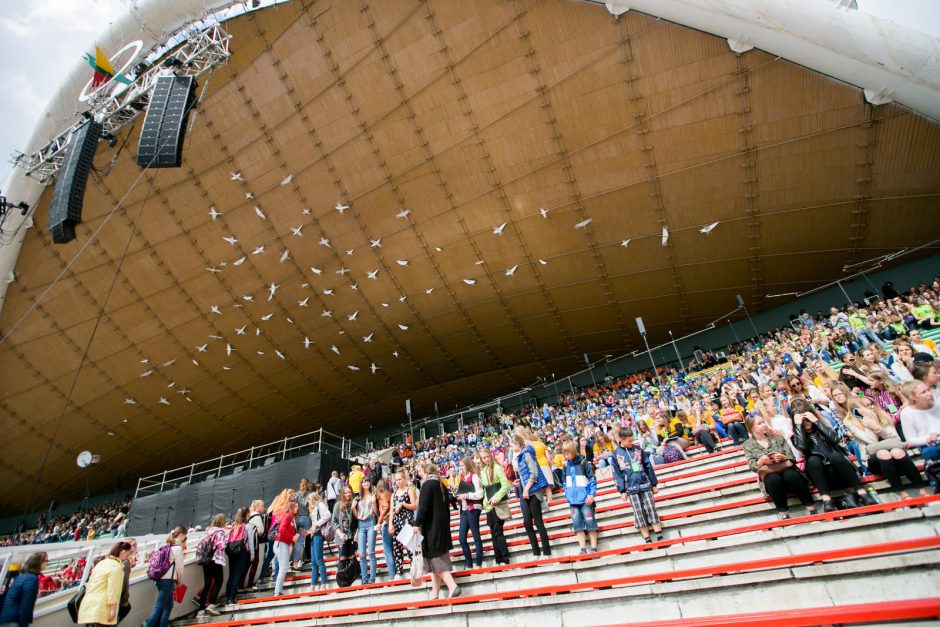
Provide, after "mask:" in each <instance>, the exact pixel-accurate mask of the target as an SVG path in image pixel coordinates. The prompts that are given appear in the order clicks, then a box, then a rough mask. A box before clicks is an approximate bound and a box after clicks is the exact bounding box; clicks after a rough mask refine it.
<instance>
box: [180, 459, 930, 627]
mask: <svg viewBox="0 0 940 627" xmlns="http://www.w3.org/2000/svg"><path fill="white" fill-rule="evenodd" d="M693 452H694V450H693ZM598 475H599V477H598V497H597V518H598V523H599V525H600V542H599V547H600V552H598V553H595V554H588V555H579V550H578V544H577V540H576V538H575V536H574V534H573V532H572V531H571V519H570V515H569V513H568V508H567V505H566V503H565V501H564V497H563V496H561V495H559V496H556V498H555V499H554V501H553V503H552V505H551V507H550V509H549V511H547V512H545V522H546V525H547V527H548V531H549V535H550V537H551V545H552V556H551V557H550V558H543V559H533V557H532V552H531V550H530V548H529V543H528V539H527V537H526V535H525V530H524V528H523V526H522V520H521V515H520V513H519V508H518V503H513V504H512V510H513V518H512V520H511V521H509V522H507V523H506V526H505V531H506V535H507V538H508V541H509V547H510V551H511V555H512V560H513V563H512V564H510V565H508V566H493V565H492V548H491V544H490V541H489V530H488V529H487V527H486V525H485V523H484V524H483V525H482V529H481V532H482V534H483V541H484V544H485V545H486V555H487V556H488V557H489V558H490V560H489V561H488V562H487V563H485V564H484V568H476V569H472V570H461V568H462V566H463V556H462V552H461V550H460V548H459V545H458V543H457V537H456V530H457V519H456V516H454V518H453V519H452V523H451V526H452V528H453V531H454V546H455V550H454V551H453V553H452V557H453V560H454V567H455V571H454V575H455V577H456V578H457V582H458V583H459V585H460V586H461V588H462V591H463V594H462V595H461V596H459V597H457V598H455V599H446V598H441V599H430V598H429V591H428V588H427V587H426V586H427V584H426V583H425V585H424V586H422V587H420V588H414V587H412V586H411V585H410V582H409V580H407V579H397V580H394V581H379V582H377V583H374V584H368V585H354V586H351V587H348V588H341V589H340V588H335V587H334V588H331V589H329V590H324V591H313V590H312V589H311V586H310V574H309V571H306V572H303V571H302V572H299V573H295V572H291V573H290V576H289V578H288V581H287V584H286V585H285V588H284V594H282V595H281V596H280V597H273V596H271V592H272V591H271V590H270V588H269V589H266V590H265V589H262V590H261V591H260V592H258V593H256V594H254V595H252V596H249V597H246V598H243V599H240V600H239V601H238V603H237V604H235V605H228V606H225V607H224V608H223V614H222V616H220V617H218V618H211V617H205V618H202V617H200V618H193V617H189V618H184V619H182V620H177V621H175V623H174V625H176V626H177V627H181V626H183V625H193V624H205V623H212V624H213V625H214V626H215V627H236V626H241V625H273V624H284V625H291V626H295V625H339V624H343V625H348V624H362V625H387V624H393V623H396V622H398V621H401V622H402V623H407V624H409V625H410V624H427V625H455V626H456V625H460V626H470V625H488V626H492V625H527V626H530V625H544V626H549V625H609V624H630V625H662V626H665V625H718V624H733V625H761V626H762V627H767V626H768V625H820V624H827V625H828V624H846V625H847V624H868V623H874V622H877V623H881V624H885V623H888V624H898V625H912V624H919V623H920V622H923V623H924V624H926V623H927V622H933V621H934V620H936V619H938V618H940V568H938V567H937V564H938V561H940V534H938V529H940V527H938V522H940V518H938V515H940V496H927V497H915V498H913V499H909V500H906V501H898V500H896V497H895V496H894V495H893V494H890V493H887V492H886V488H887V485H886V484H885V483H884V482H881V481H877V480H871V481H869V485H872V486H873V487H875V488H877V489H880V490H881V492H882V501H883V502H882V503H880V504H878V505H874V506H868V507H860V508H856V509H851V510H842V511H839V512H833V513H829V514H817V515H814V516H805V515H802V514H803V511H804V510H803V509H802V507H800V506H798V505H795V504H794V505H795V506H794V508H793V510H792V513H793V518H791V519H789V520H778V519H777V516H776V514H775V512H774V510H773V506H772V504H771V503H769V502H768V501H767V500H766V499H765V498H764V497H763V496H762V494H761V492H760V490H759V487H758V484H757V481H756V476H755V475H754V474H753V473H752V472H750V471H749V470H748V468H747V465H746V462H745V460H744V457H743V453H742V452H741V450H740V448H739V447H734V446H731V445H730V444H727V443H726V444H725V445H724V448H722V449H721V450H719V451H718V452H716V453H713V454H704V453H701V452H699V453H698V454H695V455H693V456H692V457H690V458H689V459H687V460H684V461H681V462H678V463H675V464H667V465H664V466H660V467H658V468H657V475H658V476H659V478H660V491H659V494H658V495H657V496H656V503H657V508H658V510H659V513H660V516H661V518H662V520H663V523H664V527H665V533H666V538H665V540H663V541H662V542H655V543H653V544H652V545H650V544H645V543H644V542H643V541H642V539H641V538H640V535H639V533H638V532H637V531H636V530H635V529H634V528H633V527H634V525H633V515H632V512H631V510H630V504H629V503H624V502H622V501H621V500H620V496H619V494H617V492H616V489H615V487H614V483H613V479H612V478H611V477H610V474H609V470H608V471H607V473H606V474H605V473H604V472H603V471H599V473H598ZM471 545H472V541H471ZM376 548H377V551H378V554H379V555H378V558H379V575H380V577H381V575H382V574H383V572H384V560H383V556H382V547H381V541H379V542H378V543H377V547H376ZM335 565H336V558H335V557H330V558H328V559H327V568H328V570H329V572H330V577H331V581H332V576H333V571H334V568H335ZM425 580H427V578H425ZM445 595H446V592H442V596H445Z"/></svg>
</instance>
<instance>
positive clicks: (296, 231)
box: [290, 224, 304, 237]
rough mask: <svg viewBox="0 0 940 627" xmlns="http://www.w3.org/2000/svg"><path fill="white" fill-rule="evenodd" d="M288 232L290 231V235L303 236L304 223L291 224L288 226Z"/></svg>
mask: <svg viewBox="0 0 940 627" xmlns="http://www.w3.org/2000/svg"><path fill="white" fill-rule="evenodd" d="M290 232H291V235H293V236H294V237H303V236H304V225H303V224H301V225H300V226H292V227H290Z"/></svg>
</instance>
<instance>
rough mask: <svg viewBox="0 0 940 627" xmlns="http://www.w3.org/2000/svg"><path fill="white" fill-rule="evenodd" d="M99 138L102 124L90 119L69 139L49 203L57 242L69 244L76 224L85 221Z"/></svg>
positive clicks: (51, 229) (50, 216) (55, 241)
mask: <svg viewBox="0 0 940 627" xmlns="http://www.w3.org/2000/svg"><path fill="white" fill-rule="evenodd" d="M99 139H101V124H99V123H98V122H96V121H94V120H88V121H87V122H85V124H83V125H82V126H81V127H79V129H78V130H77V131H75V133H74V134H73V135H72V139H71V141H70V142H69V147H68V149H67V151H66V153H65V159H64V160H63V162H62V167H61V168H59V175H58V177H57V178H56V182H55V188H54V189H53V190H52V204H51V205H50V207H49V231H50V232H51V233H52V241H53V242H54V243H56V244H65V243H66V242H71V241H72V240H73V239H75V225H76V224H79V223H81V221H82V205H83V204H84V200H85V184H86V183H87V182H88V174H89V173H90V172H91V166H92V161H93V159H94V157H95V150H96V149H97V148H98V140H99Z"/></svg>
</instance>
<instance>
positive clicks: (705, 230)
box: [698, 222, 718, 235]
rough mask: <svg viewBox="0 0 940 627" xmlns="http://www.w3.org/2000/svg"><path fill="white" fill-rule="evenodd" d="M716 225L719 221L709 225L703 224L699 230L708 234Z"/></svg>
mask: <svg viewBox="0 0 940 627" xmlns="http://www.w3.org/2000/svg"><path fill="white" fill-rule="evenodd" d="M716 226H718V222H712V223H711V224H709V225H708V226H703V227H702V228H700V229H699V231H698V232H699V233H704V234H705V235H708V234H709V233H711V232H712V231H714V230H715V227H716Z"/></svg>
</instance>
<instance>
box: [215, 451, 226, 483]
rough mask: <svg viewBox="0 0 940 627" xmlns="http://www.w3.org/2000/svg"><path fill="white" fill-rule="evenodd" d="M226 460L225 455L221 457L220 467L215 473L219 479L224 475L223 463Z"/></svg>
mask: <svg viewBox="0 0 940 627" xmlns="http://www.w3.org/2000/svg"><path fill="white" fill-rule="evenodd" d="M223 462H225V455H222V456H221V457H219V469H218V470H217V471H216V473H215V478H216V479H218V478H219V477H221V476H222V463H223Z"/></svg>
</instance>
